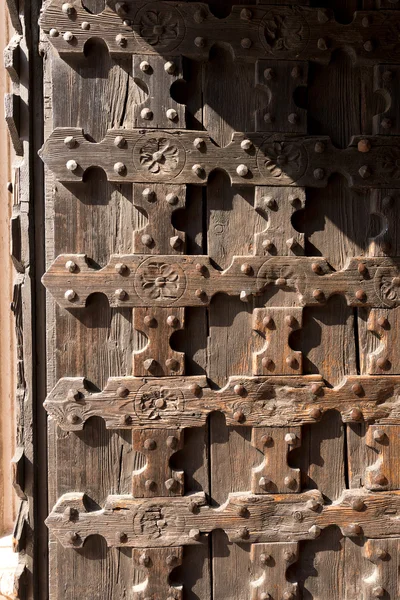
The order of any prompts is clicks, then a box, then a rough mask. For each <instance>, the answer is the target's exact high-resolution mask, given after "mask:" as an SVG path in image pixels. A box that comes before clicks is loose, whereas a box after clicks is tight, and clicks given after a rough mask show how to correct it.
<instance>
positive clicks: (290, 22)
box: [260, 8, 309, 55]
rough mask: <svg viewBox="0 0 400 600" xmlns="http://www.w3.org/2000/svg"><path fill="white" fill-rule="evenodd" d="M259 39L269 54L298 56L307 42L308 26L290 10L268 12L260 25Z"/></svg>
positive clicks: (294, 11) (296, 13)
mask: <svg viewBox="0 0 400 600" xmlns="http://www.w3.org/2000/svg"><path fill="white" fill-rule="evenodd" d="M261 27H262V29H261V31H260V33H261V39H262V42H263V44H264V46H265V48H266V49H267V51H268V52H270V53H271V54H276V53H282V52H286V53H296V55H298V54H299V53H300V52H301V50H302V49H303V48H304V46H305V44H306V43H307V40H308V35H309V34H308V25H307V23H306V21H304V19H303V17H302V16H301V14H300V13H299V12H298V11H296V10H292V9H290V8H287V9H283V10H282V12H280V13H279V12H270V13H268V14H267V15H266V17H265V18H264V19H263V21H262V23H261Z"/></svg>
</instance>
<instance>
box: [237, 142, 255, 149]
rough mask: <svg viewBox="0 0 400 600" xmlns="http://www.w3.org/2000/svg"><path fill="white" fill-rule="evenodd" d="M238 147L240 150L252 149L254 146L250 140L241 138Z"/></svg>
mask: <svg viewBox="0 0 400 600" xmlns="http://www.w3.org/2000/svg"><path fill="white" fill-rule="evenodd" d="M240 147H241V149H242V150H252V149H253V148H254V144H253V142H252V141H251V140H247V139H246V140H243V141H242V142H241V143H240Z"/></svg>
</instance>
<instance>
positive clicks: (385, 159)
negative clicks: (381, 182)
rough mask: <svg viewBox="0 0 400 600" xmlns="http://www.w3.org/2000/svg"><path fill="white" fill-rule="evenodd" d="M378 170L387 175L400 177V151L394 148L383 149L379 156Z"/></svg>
mask: <svg viewBox="0 0 400 600" xmlns="http://www.w3.org/2000/svg"><path fill="white" fill-rule="evenodd" d="M380 170H381V172H383V173H384V175H386V176H387V177H391V178H393V179H400V152H398V151H396V150H395V149H394V148H392V149H389V148H388V149H385V151H384V153H383V154H382V156H381V158H380Z"/></svg>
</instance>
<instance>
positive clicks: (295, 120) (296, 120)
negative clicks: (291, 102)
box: [288, 113, 300, 125]
mask: <svg viewBox="0 0 400 600" xmlns="http://www.w3.org/2000/svg"><path fill="white" fill-rule="evenodd" d="M288 121H289V123H291V124H292V125H297V124H298V123H299V121H300V119H299V115H297V114H296V113H291V114H290V115H289V116H288Z"/></svg>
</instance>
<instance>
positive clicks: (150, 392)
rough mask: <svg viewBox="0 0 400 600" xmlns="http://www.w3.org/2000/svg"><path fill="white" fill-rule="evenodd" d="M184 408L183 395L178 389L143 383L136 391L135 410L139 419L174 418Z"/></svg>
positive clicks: (157, 419)
mask: <svg viewBox="0 0 400 600" xmlns="http://www.w3.org/2000/svg"><path fill="white" fill-rule="evenodd" d="M184 409H185V397H184V395H183V392H182V391H181V390H179V389H172V388H168V387H166V386H161V385H157V384H151V383H145V384H144V385H143V386H142V387H141V388H140V389H139V390H138V392H137V394H136V398H135V412H136V415H137V417H138V419H139V421H147V420H148V419H152V420H154V421H159V420H163V419H168V418H171V417H172V418H176V419H177V415H178V413H181V412H183V411H184Z"/></svg>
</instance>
